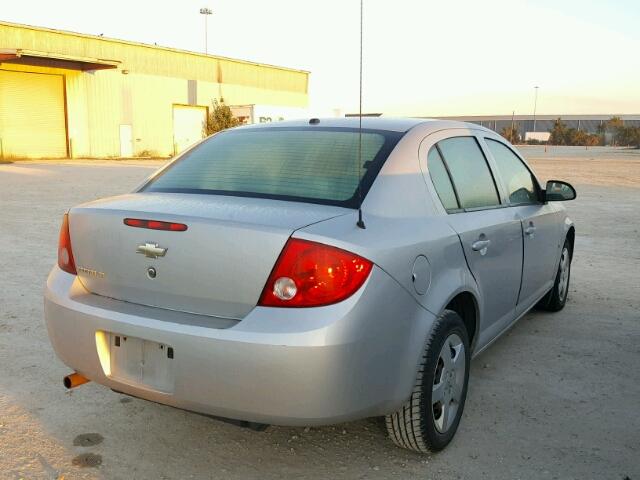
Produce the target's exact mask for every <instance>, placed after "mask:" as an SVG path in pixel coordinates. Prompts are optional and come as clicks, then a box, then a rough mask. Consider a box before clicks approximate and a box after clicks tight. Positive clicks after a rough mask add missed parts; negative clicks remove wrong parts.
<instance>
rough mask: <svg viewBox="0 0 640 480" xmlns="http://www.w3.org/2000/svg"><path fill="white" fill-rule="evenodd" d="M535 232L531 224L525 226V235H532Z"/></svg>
mask: <svg viewBox="0 0 640 480" xmlns="http://www.w3.org/2000/svg"><path fill="white" fill-rule="evenodd" d="M535 232H536V227H534V226H533V225H529V226H528V227H527V228H525V229H524V234H525V235H533V234H534V233H535Z"/></svg>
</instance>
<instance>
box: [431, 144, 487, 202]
mask: <svg viewBox="0 0 640 480" xmlns="http://www.w3.org/2000/svg"><path fill="white" fill-rule="evenodd" d="M438 148H439V149H440V153H441V154H442V157H443V158H444V161H445V162H446V165H447V167H448V169H449V173H451V179H452V180H453V184H454V185H455V191H456V192H457V193H458V199H459V200H460V204H461V205H460V206H461V207H462V208H464V209H472V208H483V207H492V206H495V205H500V200H499V198H498V191H497V190H496V185H495V183H494V181H493V176H492V175H491V172H490V170H489V166H488V165H487V160H486V158H485V157H484V154H483V153H482V150H481V149H480V145H478V142H477V140H476V139H475V138H474V137H453V138H447V139H446V140H442V141H440V142H438Z"/></svg>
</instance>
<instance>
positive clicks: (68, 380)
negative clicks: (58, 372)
mask: <svg viewBox="0 0 640 480" xmlns="http://www.w3.org/2000/svg"><path fill="white" fill-rule="evenodd" d="M89 381H90V380H89V379H88V378H86V377H84V376H82V375H80V374H79V373H78V372H74V373H72V374H70V375H67V376H66V377H64V378H63V379H62V384H63V385H64V386H65V388H67V389H71V388H75V387H79V386H80V385H84V384H85V383H87V382H89Z"/></svg>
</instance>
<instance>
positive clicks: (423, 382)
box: [385, 310, 470, 453]
mask: <svg viewBox="0 0 640 480" xmlns="http://www.w3.org/2000/svg"><path fill="white" fill-rule="evenodd" d="M469 361H470V351H469V339H468V335H467V329H466V327H465V325H464V322H463V321H462V319H461V318H460V316H459V315H458V314H457V313H456V312H453V311H451V310H445V311H444V312H443V313H442V314H441V315H440V316H439V317H438V319H437V320H436V324H435V325H434V328H433V331H432V332H431V335H430V337H429V339H428V340H427V342H426V344H425V348H424V353H423V356H422V360H421V363H420V366H419V369H418V376H417V379H416V384H415V386H414V388H413V392H412V393H411V397H410V398H409V400H408V401H407V402H406V403H405V404H404V405H403V406H402V408H400V409H399V410H398V411H397V412H394V413H392V414H390V415H387V416H386V417H385V421H386V428H387V432H388V434H389V437H391V440H392V441H393V442H394V443H395V444H396V445H398V446H399V447H403V448H407V449H409V450H414V451H417V452H423V453H426V452H435V451H438V450H442V449H443V448H444V447H446V446H447V444H448V443H449V442H450V441H451V439H452V438H453V436H454V435H455V433H456V430H457V429H458V424H459V423H460V417H461V416H462V411H463V409H464V402H465V399H466V396H467V384H468V380H469Z"/></svg>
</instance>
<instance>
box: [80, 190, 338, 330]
mask: <svg viewBox="0 0 640 480" xmlns="http://www.w3.org/2000/svg"><path fill="white" fill-rule="evenodd" d="M349 212H350V210H348V209H345V208H341V207H334V206H326V205H314V204H308V203H298V202H288V201H278V200H268V199H256V198H239V197H231V196H219V195H196V194H176V193H134V194H129V195H122V196H118V197H112V198H108V199H104V200H99V201H96V202H91V203H88V204H84V205H81V206H79V207H75V208H73V209H72V210H71V211H70V219H69V225H70V231H71V243H72V248H73V254H74V256H75V259H76V266H77V270H78V277H79V278H80V281H81V282H82V284H83V285H84V286H85V288H86V289H87V290H89V291H90V292H92V293H95V294H98V295H103V296H106V297H110V298H114V299H118V300H124V301H128V302H133V303H139V304H143V305H149V306H154V307H160V308H167V309H171V310H178V311H184V312H190V313H196V314H204V315H212V316H219V317H225V318H236V319H241V318H243V317H244V316H245V315H247V314H248V313H249V312H250V311H251V309H253V307H254V306H255V305H256V303H257V301H258V299H259V297H260V293H261V292H262V289H263V287H264V284H265V282H266V280H267V278H268V276H269V273H270V272H271V269H272V268H273V265H274V264H275V262H276V260H277V258H278V256H279V254H280V252H281V251H282V248H283V246H284V244H285V243H286V241H287V239H288V238H289V237H290V235H291V234H292V233H293V232H294V231H295V230H297V229H299V228H302V227H304V226H307V225H310V224H313V223H317V222H320V221H323V220H326V219H329V218H333V217H336V216H340V215H344V214H346V213H349ZM125 218H135V219H143V220H157V221H161V222H174V223H181V224H185V225H187V230H185V231H165V230H153V229H148V228H136V227H132V226H128V225H125V223H124V219H125ZM150 269H153V270H154V271H155V276H154V275H153V273H154V272H152V271H150Z"/></svg>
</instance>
